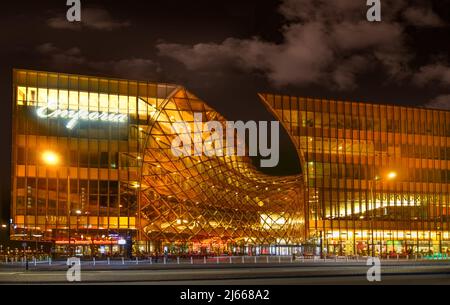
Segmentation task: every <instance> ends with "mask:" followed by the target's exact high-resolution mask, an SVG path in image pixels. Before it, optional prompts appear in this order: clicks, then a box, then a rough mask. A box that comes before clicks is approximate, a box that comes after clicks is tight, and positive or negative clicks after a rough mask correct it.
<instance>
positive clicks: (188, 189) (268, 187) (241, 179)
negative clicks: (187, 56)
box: [129, 87, 304, 254]
mask: <svg viewBox="0 0 450 305" xmlns="http://www.w3.org/2000/svg"><path fill="white" fill-rule="evenodd" d="M194 112H195V113H201V114H202V117H203V121H211V120H214V121H219V122H221V123H223V124H225V121H226V120H225V118H223V117H222V116H221V115H220V114H218V113H217V112H216V111H214V110H213V109H212V108H210V107H209V106H208V105H206V104H205V103H204V102H203V101H201V100H199V99H198V98H197V97H195V96H193V95H192V94H190V93H189V92H187V91H186V90H185V89H184V88H181V87H179V88H178V89H177V90H176V91H175V92H174V93H173V94H172V95H171V96H170V97H169V98H168V99H167V100H166V101H165V103H163V104H161V105H160V106H159V107H157V109H156V112H155V114H154V116H153V118H152V122H151V123H150V124H149V125H148V126H144V127H142V128H141V129H140V132H141V134H142V137H141V139H142V145H141V146H142V147H143V148H144V149H143V150H142V151H141V152H140V155H130V156H129V157H130V158H131V159H138V160H140V166H141V179H140V183H139V184H135V185H130V188H138V189H140V190H141V192H140V212H141V216H142V220H141V221H142V222H141V228H142V230H143V232H144V235H145V236H146V237H147V239H148V240H149V242H150V245H151V248H152V250H158V249H163V250H165V251H168V250H170V248H181V249H183V251H190V252H204V251H214V252H216V253H224V252H230V253H231V252H233V253H244V252H245V253H249V252H250V253H252V252H253V253H256V252H259V253H267V254H268V253H270V252H274V251H275V252H276V250H274V249H273V248H274V247H280V246H299V245H300V244H301V242H302V241H303V240H304V217H303V215H304V209H303V207H304V204H303V194H302V193H301V190H302V187H301V185H302V184H303V182H302V177H301V176H290V177H273V176H267V175H263V174H261V173H259V172H258V171H257V170H256V169H255V168H254V167H253V165H252V164H251V160H250V159H248V158H246V157H238V156H214V157H207V156H204V155H203V156H183V157H175V156H174V155H173V154H172V151H171V143H172V141H173V139H174V138H175V137H177V136H179V134H177V133H176V132H175V131H174V129H173V128H172V124H173V123H175V122H179V121H184V122H186V123H187V124H188V125H190V126H191V127H192V128H191V129H192V130H193V129H194V128H193V124H194ZM207 136H208V135H207V134H203V135H202V137H203V138H205V137H207ZM224 149H226V147H224Z"/></svg>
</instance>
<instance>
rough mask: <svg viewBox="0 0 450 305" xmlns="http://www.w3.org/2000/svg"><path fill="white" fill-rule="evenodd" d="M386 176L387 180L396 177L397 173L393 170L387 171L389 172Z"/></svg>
mask: <svg viewBox="0 0 450 305" xmlns="http://www.w3.org/2000/svg"><path fill="white" fill-rule="evenodd" d="M387 178H388V179H389V180H393V179H395V178H397V173H396V172H394V171H391V172H389V173H388V174H387Z"/></svg>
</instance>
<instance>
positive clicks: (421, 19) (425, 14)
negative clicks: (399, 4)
mask: <svg viewBox="0 0 450 305" xmlns="http://www.w3.org/2000/svg"><path fill="white" fill-rule="evenodd" d="M403 17H404V18H405V20H406V21H408V22H409V23H410V24H412V25H414V26H418V27H441V26H444V25H445V22H444V21H443V20H442V19H441V18H440V17H439V16H438V15H436V14H435V13H434V12H433V10H432V9H431V8H429V7H428V8H423V7H410V8H408V9H406V10H405V12H404V13H403Z"/></svg>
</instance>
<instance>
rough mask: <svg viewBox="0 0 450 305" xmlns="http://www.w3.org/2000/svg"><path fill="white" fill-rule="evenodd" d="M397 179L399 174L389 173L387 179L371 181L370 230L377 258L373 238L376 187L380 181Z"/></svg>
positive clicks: (373, 251)
mask: <svg viewBox="0 0 450 305" xmlns="http://www.w3.org/2000/svg"><path fill="white" fill-rule="evenodd" d="M395 178H397V172H396V171H389V172H388V173H387V174H386V176H385V177H382V176H378V175H377V176H375V177H374V178H373V179H372V180H369V188H370V197H371V201H372V202H371V205H372V208H371V211H372V217H371V218H370V229H371V232H372V234H371V236H372V249H371V250H372V251H371V252H372V257H375V244H374V236H373V218H374V216H375V215H374V211H375V209H376V202H375V194H374V190H373V189H374V187H375V186H376V183H377V182H378V181H383V180H388V181H392V180H395Z"/></svg>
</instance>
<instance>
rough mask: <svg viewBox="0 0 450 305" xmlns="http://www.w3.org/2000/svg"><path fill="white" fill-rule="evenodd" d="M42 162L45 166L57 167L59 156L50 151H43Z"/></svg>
mask: <svg viewBox="0 0 450 305" xmlns="http://www.w3.org/2000/svg"><path fill="white" fill-rule="evenodd" d="M42 160H43V161H44V163H45V164H47V165H57V164H58V163H59V156H58V155H57V154H56V153H54V152H52V151H45V152H43V153H42Z"/></svg>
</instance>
